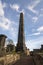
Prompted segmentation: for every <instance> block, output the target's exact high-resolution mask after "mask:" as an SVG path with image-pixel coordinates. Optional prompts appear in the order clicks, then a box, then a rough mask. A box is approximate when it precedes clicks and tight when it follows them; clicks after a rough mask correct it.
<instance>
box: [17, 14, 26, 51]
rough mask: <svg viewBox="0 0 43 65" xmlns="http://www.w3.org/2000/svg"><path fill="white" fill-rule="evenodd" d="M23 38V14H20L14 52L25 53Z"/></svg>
mask: <svg viewBox="0 0 43 65" xmlns="http://www.w3.org/2000/svg"><path fill="white" fill-rule="evenodd" d="M25 49H26V46H25V36H24V18H23V13H20V21H19V31H18V42H17V46H16V51H17V52H18V51H25Z"/></svg>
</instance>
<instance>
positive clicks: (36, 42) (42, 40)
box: [26, 37, 43, 50]
mask: <svg viewBox="0 0 43 65" xmlns="http://www.w3.org/2000/svg"><path fill="white" fill-rule="evenodd" d="M41 44H43V37H38V38H37V39H30V40H27V41H26V46H27V48H29V49H30V50H33V49H38V48H41Z"/></svg>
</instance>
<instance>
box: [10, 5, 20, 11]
mask: <svg viewBox="0 0 43 65" xmlns="http://www.w3.org/2000/svg"><path fill="white" fill-rule="evenodd" d="M10 7H11V8H12V9H13V10H16V11H19V5H18V4H13V5H10Z"/></svg>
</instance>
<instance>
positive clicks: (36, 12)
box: [28, 0, 40, 14]
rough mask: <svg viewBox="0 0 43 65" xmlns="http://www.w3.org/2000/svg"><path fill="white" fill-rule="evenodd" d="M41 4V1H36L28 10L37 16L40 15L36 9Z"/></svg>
mask: <svg viewBox="0 0 43 65" xmlns="http://www.w3.org/2000/svg"><path fill="white" fill-rule="evenodd" d="M39 3H40V0H36V1H34V2H33V3H32V4H30V5H29V6H28V9H29V10H30V11H32V12H33V13H35V14H38V11H36V10H35V9H34V8H35V7H36V6H37V5H38V4H39Z"/></svg>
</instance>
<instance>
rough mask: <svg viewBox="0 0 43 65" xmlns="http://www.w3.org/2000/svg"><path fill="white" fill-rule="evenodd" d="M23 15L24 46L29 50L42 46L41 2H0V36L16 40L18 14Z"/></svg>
mask: <svg viewBox="0 0 43 65" xmlns="http://www.w3.org/2000/svg"><path fill="white" fill-rule="evenodd" d="M21 12H23V14H24V33H25V44H26V46H27V48H29V49H30V50H33V49H36V48H37V49H38V48H41V45H42V44H43V0H0V34H5V35H6V36H7V37H8V39H12V40H13V42H14V44H15V45H16V44H17V40H18V27H19V18H20V13H21Z"/></svg>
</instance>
